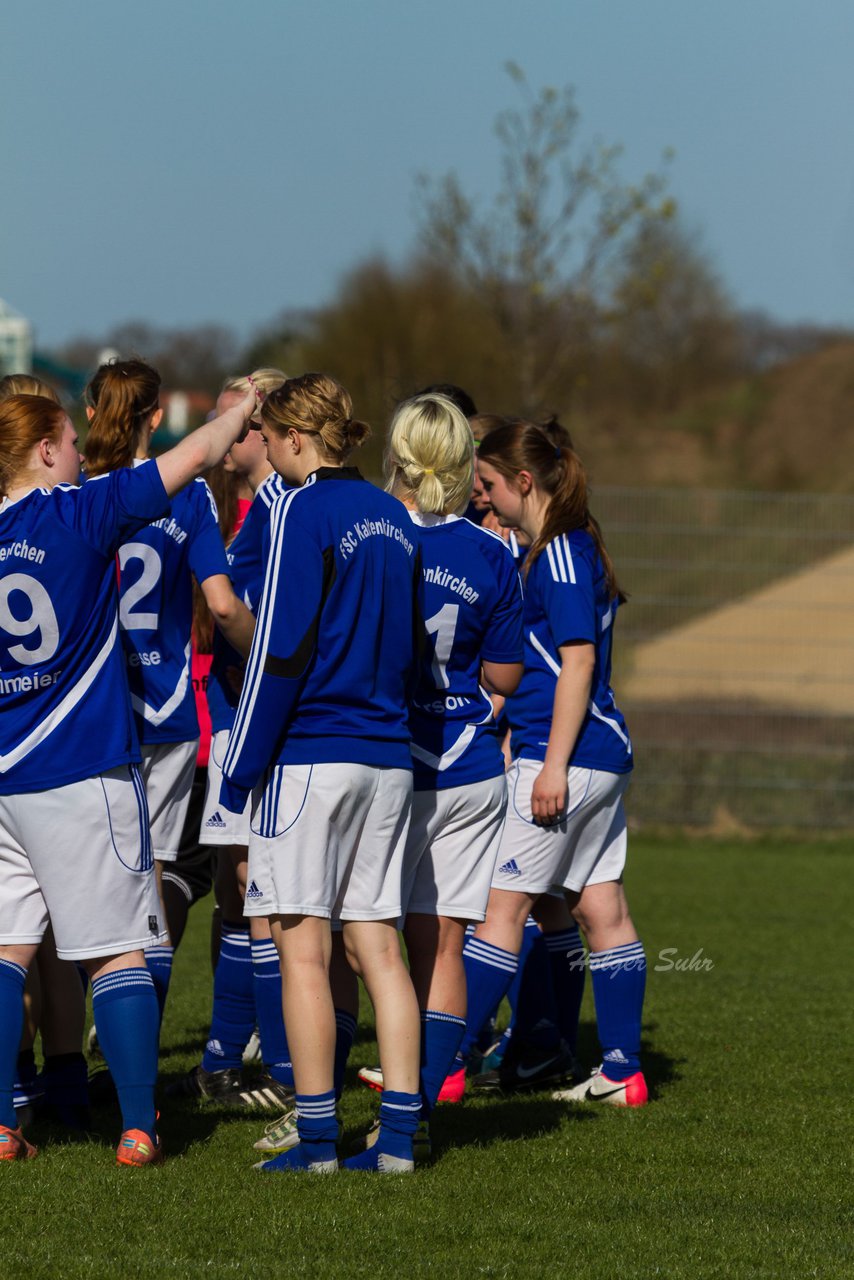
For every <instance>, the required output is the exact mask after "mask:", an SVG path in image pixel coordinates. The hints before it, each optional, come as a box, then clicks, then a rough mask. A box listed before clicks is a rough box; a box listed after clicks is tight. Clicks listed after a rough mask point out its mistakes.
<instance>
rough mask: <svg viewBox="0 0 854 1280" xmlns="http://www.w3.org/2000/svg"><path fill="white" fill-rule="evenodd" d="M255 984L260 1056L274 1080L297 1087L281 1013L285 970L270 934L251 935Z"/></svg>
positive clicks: (289, 1086)
mask: <svg viewBox="0 0 854 1280" xmlns="http://www.w3.org/2000/svg"><path fill="white" fill-rule="evenodd" d="M251 950H252V988H253V990H254V992H255V1016H256V1018H257V1019H258V1032H259V1035H260V1037H261V1059H262V1061H263V1063H264V1066H265V1067H266V1069H267V1070H268V1071H269V1073H270V1075H271V1076H272V1077H273V1079H274V1080H278V1082H279V1084H283V1085H284V1086H285V1087H286V1088H287V1089H293V1087H294V1068H293V1063H292V1062H291V1054H290V1050H289V1049H288V1037H287V1034H286V1032H285V1019H284V1016H283V1014H282V972H281V969H280V967H279V953H278V952H277V951H276V946H275V943H274V942H273V941H272V939H271V938H263V939H255V938H253V939H252V944H251Z"/></svg>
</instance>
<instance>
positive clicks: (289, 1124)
mask: <svg viewBox="0 0 854 1280" xmlns="http://www.w3.org/2000/svg"><path fill="white" fill-rule="evenodd" d="M335 1119H336V1120H337V1122H338V1141H339V1142H340V1141H341V1139H342V1138H343V1136H344V1126H343V1124H342V1123H341V1116H340V1113H339V1112H337V1111H336V1113H335ZM298 1142H299V1133H298V1132H297V1109H296V1107H290V1108H289V1109H288V1110H287V1111H286V1112H285V1114H284V1115H282V1116H279V1118H278V1120H273V1121H272V1122H271V1123H270V1124H268V1125H267V1127H266V1128H265V1129H264V1133H263V1136H262V1137H260V1138H259V1139H258V1141H257V1142H254V1143H253V1144H252V1145H253V1146H254V1148H255V1150H256V1151H266V1152H267V1153H268V1154H269V1155H275V1153H276V1152H278V1151H288V1150H289V1149H290V1148H291V1147H295V1146H296V1145H297V1143H298Z"/></svg>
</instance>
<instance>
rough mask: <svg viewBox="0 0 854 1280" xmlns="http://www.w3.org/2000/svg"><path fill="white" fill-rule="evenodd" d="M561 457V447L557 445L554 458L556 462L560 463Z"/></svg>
mask: <svg viewBox="0 0 854 1280" xmlns="http://www.w3.org/2000/svg"><path fill="white" fill-rule="evenodd" d="M562 457H563V453H562V451H561V447H560V445H557V446H556V448H555V458H556V459H557V460H558V462H560V460H561V458H562Z"/></svg>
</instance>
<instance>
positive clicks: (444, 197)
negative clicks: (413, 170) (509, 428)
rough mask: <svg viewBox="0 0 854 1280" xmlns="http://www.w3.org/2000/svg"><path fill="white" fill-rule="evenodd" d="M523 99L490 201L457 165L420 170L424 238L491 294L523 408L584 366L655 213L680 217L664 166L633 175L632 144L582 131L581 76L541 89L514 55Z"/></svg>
mask: <svg viewBox="0 0 854 1280" xmlns="http://www.w3.org/2000/svg"><path fill="white" fill-rule="evenodd" d="M507 71H508V74H509V75H510V77H511V78H512V80H513V81H514V83H515V84H516V86H517V88H518V90H519V92H520V94H521V96H522V99H523V102H522V105H521V106H520V107H514V108H510V109H509V110H506V111H503V112H501V114H500V115H499V116H498V118H497V120H496V124H495V131H496V134H497V136H498V139H499V142H500V144H501V170H502V173H501V185H500V189H499V192H498V195H497V196H496V197H495V199H494V200H493V201H492V203H491V205H490V207H489V208H488V209H486V210H485V211H481V210H479V208H478V206H477V205H476V203H475V201H474V200H473V199H472V198H471V197H470V196H468V195H467V194H466V192H465V191H464V189H463V187H462V185H461V183H460V181H459V179H458V178H457V176H456V175H455V174H453V173H450V174H446V175H445V176H444V177H442V178H439V179H432V178H429V177H425V176H422V177H421V178H420V179H419V182H418V196H419V208H418V218H419V223H420V241H421V245H422V249H423V251H424V252H425V253H426V254H427V255H428V257H430V258H432V259H436V260H438V261H439V262H441V263H442V264H443V265H444V266H445V267H446V268H449V269H450V270H452V271H454V272H455V273H456V274H457V275H459V276H460V277H462V278H463V279H464V280H465V281H466V282H467V283H468V284H469V286H470V287H471V288H473V289H474V290H476V291H477V292H478V293H479V294H480V295H481V296H482V297H483V299H484V300H485V302H486V303H487V305H488V307H489V308H490V310H491V311H492V313H493V314H494V316H495V317H496V320H497V322H498V324H499V325H500V326H501V328H502V330H503V332H504V333H505V335H506V337H507V338H508V340H509V342H510V345H511V347H512V349H513V350H514V351H515V353H516V358H517V359H518V362H519V365H518V371H519V388H520V394H521V398H522V401H523V403H522V406H521V407H522V408H523V409H524V410H525V411H526V412H529V413H536V412H540V411H542V410H543V409H545V408H547V407H548V406H549V405H551V404H553V403H555V402H556V401H557V400H558V399H560V398H561V396H562V395H565V394H566V388H567V386H570V387H571V385H572V383H573V381H574V380H575V379H577V378H578V377H579V376H581V374H582V373H583V371H584V368H585V365H586V363H587V358H588V356H589V352H590V348H591V345H592V343H593V342H594V339H595V333H596V328H597V323H598V318H599V314H600V310H601V307H602V306H603V303H604V297H603V295H604V291H605V289H606V287H607V279H608V266H609V263H611V262H612V260H613V258H614V256H615V255H616V254H617V253H618V252H619V249H620V246H621V245H622V244H623V243H624V241H625V239H626V237H627V236H628V235H629V234H631V233H632V232H633V231H634V230H636V228H637V227H638V226H639V225H641V224H644V223H651V222H660V221H662V220H666V219H668V218H670V217H671V216H672V214H673V212H674V210H675V204H674V201H673V200H672V199H671V198H670V197H669V196H668V195H667V192H666V181H665V178H664V176H663V174H662V173H654V174H647V175H646V176H645V177H643V178H642V179H641V180H640V181H639V182H638V183H635V184H626V183H624V182H623V181H622V179H621V178H620V176H619V174H618V162H619V160H620V157H621V154H622V149H621V148H620V147H618V146H609V145H605V144H602V143H598V142H593V143H591V144H585V143H583V142H581V141H580V140H579V136H578V135H579V126H580V116H579V112H578V109H577V107H576V104H575V94H574V91H573V89H572V88H571V87H565V88H563V89H554V88H544V89H541V90H539V91H538V92H536V93H535V92H534V91H533V90H532V89H531V87H530V85H529V84H528V81H527V80H526V78H525V76H524V74H523V72H522V71H521V70H520V68H519V67H517V66H516V65H515V64H514V63H509V64H508V65H507Z"/></svg>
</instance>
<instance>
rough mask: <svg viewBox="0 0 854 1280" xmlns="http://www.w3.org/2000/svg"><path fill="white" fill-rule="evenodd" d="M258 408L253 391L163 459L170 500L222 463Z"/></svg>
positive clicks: (159, 466) (162, 470) (162, 476)
mask: <svg viewBox="0 0 854 1280" xmlns="http://www.w3.org/2000/svg"><path fill="white" fill-rule="evenodd" d="M256 408H257V401H256V396H255V391H254V390H252V391H250V392H249V394H248V395H247V396H246V397H245V399H243V400H241V402H240V404H237V405H235V406H234V408H232V409H226V411H225V413H221V414H220V416H219V417H218V418H214V420H213V422H206V423H205V425H204V426H203V427H199V428H198V429H197V430H196V431H192V432H191V433H190V434H189V435H188V436H185V438H184V439H183V440H181V441H180V443H179V444H176V445H175V447H174V448H173V449H170V450H169V451H168V452H167V453H162V454H161V455H160V457H159V458H158V459H157V469H158V471H159V472H160V479H161V480H162V481H163V487H164V488H165V490H166V492H167V493H168V494H169V496H170V498H171V497H173V496H174V495H175V494H176V493H178V491H179V490H180V489H183V488H184V486H185V485H187V484H189V483H190V481H191V480H195V478H196V476H200V475H201V474H202V472H203V471H207V470H208V468H209V467H214V466H216V464H217V463H218V462H221V461H222V459H223V458H224V457H225V455H226V454H227V453H228V451H229V449H230V448H231V446H232V445H233V444H235V443H236V442H237V441H238V440H240V439H241V438H242V437H243V435H244V434H245V432H246V429H247V423H248V422H249V419H250V418H251V417H252V414H253V413H254V412H255V410H256Z"/></svg>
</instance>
